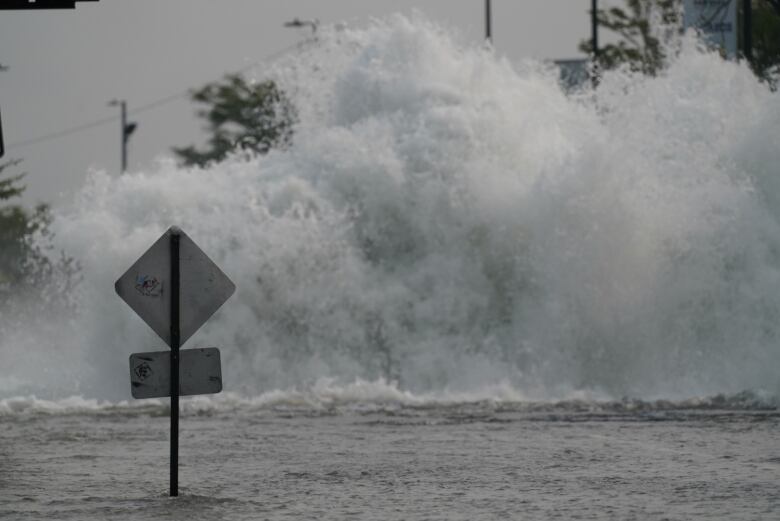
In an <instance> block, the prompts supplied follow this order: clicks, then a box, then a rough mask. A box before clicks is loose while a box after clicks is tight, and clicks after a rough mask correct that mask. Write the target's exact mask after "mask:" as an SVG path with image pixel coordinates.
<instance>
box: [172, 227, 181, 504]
mask: <svg viewBox="0 0 780 521" xmlns="http://www.w3.org/2000/svg"><path fill="white" fill-rule="evenodd" d="M179 232H180V230H179V229H178V228H173V229H172V230H171V496H178V495H179V347H180V341H179V337H180V335H179V283H180V282H181V280H180V277H179V238H180V234H179Z"/></svg>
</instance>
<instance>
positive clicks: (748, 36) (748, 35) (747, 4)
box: [742, 0, 753, 65]
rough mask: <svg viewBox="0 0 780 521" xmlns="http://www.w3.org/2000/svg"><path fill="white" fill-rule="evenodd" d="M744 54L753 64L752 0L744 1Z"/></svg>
mask: <svg viewBox="0 0 780 521" xmlns="http://www.w3.org/2000/svg"><path fill="white" fill-rule="evenodd" d="M742 54H744V55H745V59H746V60H747V61H748V63H749V64H751V65H752V64H753V5H752V2H751V0H742Z"/></svg>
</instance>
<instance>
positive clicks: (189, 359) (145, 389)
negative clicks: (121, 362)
mask: <svg viewBox="0 0 780 521" xmlns="http://www.w3.org/2000/svg"><path fill="white" fill-rule="evenodd" d="M170 379H171V352H170V351H155V352H151V353H134V354H132V355H130V391H131V393H132V394H133V398H163V397H165V396H170V395H171V385H170ZM220 391H222V365H221V362H220V358H219V349H217V348H216V347H206V348H201V349H182V350H181V351H179V394H180V395H181V396H191V395H194V394H213V393H218V392H220Z"/></svg>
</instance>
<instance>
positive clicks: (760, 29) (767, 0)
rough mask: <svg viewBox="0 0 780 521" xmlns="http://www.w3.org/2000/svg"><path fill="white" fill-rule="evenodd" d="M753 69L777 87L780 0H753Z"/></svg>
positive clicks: (779, 54)
mask: <svg viewBox="0 0 780 521" xmlns="http://www.w3.org/2000/svg"><path fill="white" fill-rule="evenodd" d="M753 70H754V71H755V73H756V75H758V77H760V78H762V79H764V80H766V81H768V82H769V83H770V84H771V85H772V86H773V87H777V81H778V79H777V76H776V75H777V73H778V72H780V0H753Z"/></svg>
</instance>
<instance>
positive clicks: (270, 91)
mask: <svg viewBox="0 0 780 521" xmlns="http://www.w3.org/2000/svg"><path fill="white" fill-rule="evenodd" d="M191 97H192V100H193V101H195V102H197V103H201V104H204V105H206V106H207V108H206V109H202V110H199V111H198V116H200V117H202V118H204V119H205V120H206V121H207V126H206V130H208V131H209V132H210V134H211V137H210V138H209V140H208V145H207V147H206V148H205V149H203V150H198V149H196V148H195V147H194V146H188V147H185V148H174V149H173V151H174V152H175V153H176V155H177V156H179V158H180V159H181V160H182V163H183V164H184V165H187V166H192V165H198V166H204V165H206V164H207V163H211V162H219V161H222V160H223V159H225V157H226V156H227V155H228V154H229V153H231V152H232V151H234V150H239V149H240V150H244V151H247V152H249V153H252V154H265V153H267V152H268V151H269V150H271V149H272V148H275V147H283V146H287V145H289V143H290V142H291V140H292V125H293V122H294V121H295V109H294V107H293V105H292V103H291V102H290V101H289V99H288V98H287V96H286V95H285V94H284V92H283V91H282V90H281V89H279V87H278V86H277V85H276V83H274V82H273V81H270V80H268V81H263V82H260V83H248V82H247V81H246V80H245V79H244V78H243V77H241V76H240V75H237V74H233V75H229V76H226V77H225V79H224V80H223V81H221V82H214V83H209V84H207V85H206V86H204V87H202V88H200V89H198V90H196V91H193V92H192V94H191Z"/></svg>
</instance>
